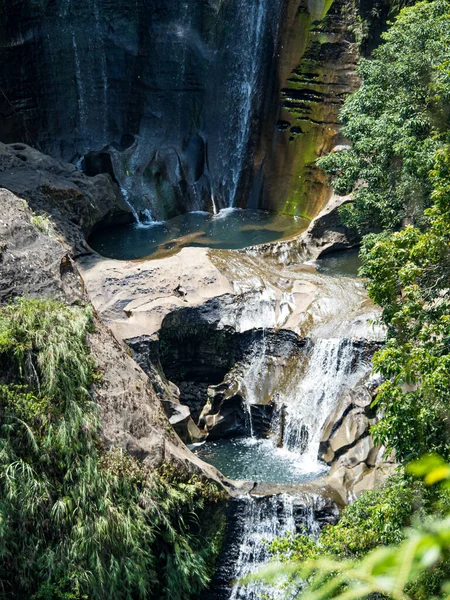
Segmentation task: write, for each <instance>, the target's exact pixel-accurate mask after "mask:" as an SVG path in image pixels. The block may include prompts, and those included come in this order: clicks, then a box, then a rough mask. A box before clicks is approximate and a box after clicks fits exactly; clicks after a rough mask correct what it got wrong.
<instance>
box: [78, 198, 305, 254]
mask: <svg viewBox="0 0 450 600" xmlns="http://www.w3.org/2000/svg"><path fill="white" fill-rule="evenodd" d="M307 226H308V221H307V220H306V219H303V218H301V217H292V216H290V215H281V214H276V213H270V212H267V211H262V210H242V209H235V208H234V209H224V210H222V211H220V213H219V214H217V215H212V214H210V213H206V212H190V213H186V214H184V215H178V216H177V217H175V218H173V219H170V220H169V221H161V222H149V223H146V224H145V223H144V224H143V223H139V224H136V223H131V224H127V225H117V226H114V227H109V228H105V229H100V230H98V231H95V232H94V233H93V234H92V235H91V236H90V238H89V240H88V241H89V245H90V246H91V248H92V249H93V250H95V251H96V252H98V253H99V254H101V255H102V256H106V257H108V258H115V259H119V260H136V259H140V258H145V257H151V258H164V257H165V256H170V255H173V254H176V253H177V252H179V251H180V250H181V248H184V247H186V246H197V247H207V248H223V249H230V250H231V249H240V248H246V247H248V246H254V245H256V244H265V243H267V242H274V241H276V240H280V239H283V238H287V237H290V236H293V235H295V234H299V233H301V232H302V231H304V230H305V229H306V227H307Z"/></svg>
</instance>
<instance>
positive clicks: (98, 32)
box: [93, 0, 108, 139]
mask: <svg viewBox="0 0 450 600" xmlns="http://www.w3.org/2000/svg"><path fill="white" fill-rule="evenodd" d="M93 8H94V17H95V37H96V41H97V44H98V51H99V52H100V62H101V80H102V85H101V95H102V103H103V135H104V137H105V139H106V138H107V136H108V75H107V72H106V52H105V39H104V36H103V33H102V28H101V25H100V12H99V9H98V5H97V0H94V3H93Z"/></svg>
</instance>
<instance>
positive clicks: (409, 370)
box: [362, 147, 450, 461]
mask: <svg viewBox="0 0 450 600" xmlns="http://www.w3.org/2000/svg"><path fill="white" fill-rule="evenodd" d="M431 180H432V185H433V193H432V198H433V199H434V201H435V203H434V205H433V207H432V208H431V209H429V210H427V211H426V218H427V221H428V228H427V229H425V230H424V231H421V230H419V229H417V228H414V227H412V226H408V227H406V228H405V229H403V230H402V231H400V232H397V233H394V234H392V235H381V236H380V235H378V236H376V235H371V236H367V237H366V238H365V240H364V245H363V250H362V259H363V268H362V274H363V275H365V276H366V277H368V291H369V295H370V297H371V298H373V299H374V300H375V302H376V303H377V304H379V305H380V306H381V307H382V308H383V316H382V319H383V321H384V322H385V324H386V325H387V327H388V334H389V340H388V343H387V345H386V347H385V348H384V349H383V350H381V351H380V352H378V353H377V355H376V356H375V359H374V368H375V369H376V370H378V371H379V372H380V373H382V375H384V377H385V378H386V381H385V383H383V384H382V386H381V387H380V390H379V393H378V396H377V400H376V402H377V404H378V405H379V406H380V408H383V411H384V416H383V418H382V419H381V421H380V422H379V424H378V425H377V426H376V427H375V428H374V430H373V434H374V436H375V438H376V439H377V440H378V441H380V442H381V443H384V444H386V445H387V446H388V447H389V448H392V449H395V451H396V453H397V456H398V458H400V459H401V460H404V461H408V460H410V459H412V458H415V457H418V456H420V455H422V454H424V453H426V452H438V453H440V454H442V455H443V456H444V457H445V458H447V459H449V458H450V435H449V431H450V427H449V420H448V419H449V414H448V407H449V405H450V386H449V381H450V294H449V289H450V148H449V147H445V148H443V149H442V150H440V151H439V152H438V153H437V157H436V163H435V169H434V171H433V172H432V177H431Z"/></svg>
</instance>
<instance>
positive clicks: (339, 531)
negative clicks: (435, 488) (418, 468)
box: [269, 475, 423, 562]
mask: <svg viewBox="0 0 450 600" xmlns="http://www.w3.org/2000/svg"><path fill="white" fill-rule="evenodd" d="M422 504H423V500H422V495H421V490H420V489H418V488H417V486H413V485H412V482H411V480H410V479H409V478H406V477H405V476H404V475H395V476H393V477H392V478H390V479H389V480H388V482H386V484H384V485H383V486H382V487H381V488H379V489H376V490H371V491H368V492H365V493H364V494H362V495H361V496H360V497H359V498H358V499H357V500H355V502H353V503H352V504H350V505H349V506H347V507H346V508H345V509H344V511H343V512H342V515H341V518H340V520H339V522H338V524H337V525H330V526H327V527H325V528H324V529H323V530H322V531H321V533H320V536H319V539H318V541H317V542H316V541H315V540H313V539H311V538H310V537H309V536H306V535H296V536H290V537H286V538H279V539H277V540H275V541H274V542H273V543H271V544H270V546H269V548H270V551H271V552H272V553H273V554H274V556H276V557H278V558H279V559H281V560H282V561H285V560H287V559H289V560H295V561H297V562H302V561H304V560H306V559H308V558H312V557H315V556H319V555H321V554H325V555H332V556H334V557H337V558H358V557H361V556H363V555H365V554H367V552H369V551H370V550H373V549H374V548H376V547H377V546H379V545H380V544H396V543H399V542H400V541H401V540H402V539H403V530H404V527H406V526H407V525H410V524H411V515H412V514H413V512H414V510H418V509H419V507H420V506H421V505H422Z"/></svg>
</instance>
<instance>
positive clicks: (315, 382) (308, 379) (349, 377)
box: [279, 339, 369, 468]
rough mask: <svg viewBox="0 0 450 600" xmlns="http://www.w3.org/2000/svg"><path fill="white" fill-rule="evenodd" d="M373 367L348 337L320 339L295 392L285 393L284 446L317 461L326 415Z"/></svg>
mask: <svg viewBox="0 0 450 600" xmlns="http://www.w3.org/2000/svg"><path fill="white" fill-rule="evenodd" d="M368 371H369V366H368V365H367V364H366V363H365V362H364V361H361V357H360V356H358V350H357V349H356V348H355V346H354V344H353V343H352V342H351V341H350V340H347V339H322V340H316V341H315V342H314V343H313V344H312V348H311V349H310V350H309V352H308V358H307V363H306V365H305V367H304V370H303V372H300V373H299V375H298V376H297V381H294V382H292V392H291V393H289V394H286V393H285V394H284V395H281V397H280V399H279V403H280V405H282V408H281V415H282V416H281V419H280V421H281V424H279V426H280V427H281V432H280V433H281V439H282V445H283V447H284V448H286V449H287V450H290V451H295V452H300V453H301V454H302V463H304V464H305V466H306V467H307V468H310V466H311V465H316V464H317V456H318V450H319V443H320V438H321V433H322V429H323V426H324V424H325V421H326V419H327V418H328V417H329V416H330V414H331V413H332V412H333V410H334V409H335V408H336V406H337V404H338V402H339V400H340V398H341V397H342V394H343V393H344V392H345V390H349V389H351V388H353V387H354V386H356V385H357V383H358V382H359V381H360V380H361V378H362V377H363V376H364V375H365V374H366V373H367V372H368Z"/></svg>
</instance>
